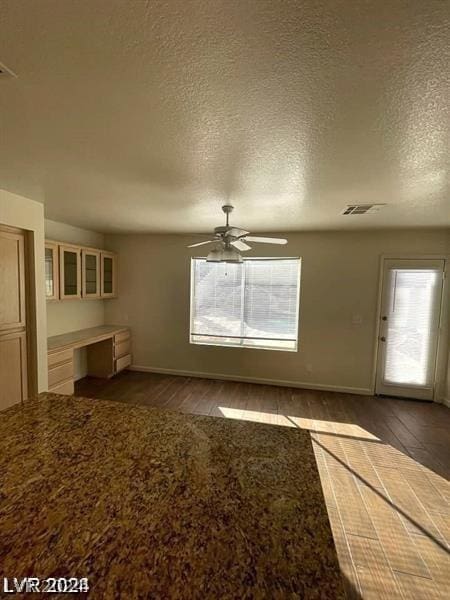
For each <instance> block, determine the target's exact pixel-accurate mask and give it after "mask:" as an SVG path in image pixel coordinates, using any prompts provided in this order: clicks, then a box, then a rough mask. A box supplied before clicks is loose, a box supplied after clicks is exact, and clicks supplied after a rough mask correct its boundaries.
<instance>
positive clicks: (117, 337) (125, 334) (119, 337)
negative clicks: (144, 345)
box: [114, 329, 131, 344]
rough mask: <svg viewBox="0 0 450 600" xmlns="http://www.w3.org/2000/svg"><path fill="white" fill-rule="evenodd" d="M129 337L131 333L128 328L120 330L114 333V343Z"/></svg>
mask: <svg viewBox="0 0 450 600" xmlns="http://www.w3.org/2000/svg"><path fill="white" fill-rule="evenodd" d="M130 337H131V333H130V331H129V330H128V329H127V330H126V331H121V332H120V333H116V335H115V336H114V343H115V344H120V343H121V342H124V341H125V340H128V339H130Z"/></svg>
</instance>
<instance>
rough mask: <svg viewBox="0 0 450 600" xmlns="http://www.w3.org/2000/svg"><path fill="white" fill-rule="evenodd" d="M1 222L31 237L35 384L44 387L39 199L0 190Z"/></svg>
mask: <svg viewBox="0 0 450 600" xmlns="http://www.w3.org/2000/svg"><path fill="white" fill-rule="evenodd" d="M0 224H2V225H9V226H11V227H18V228H20V229H26V230H27V231H29V232H31V234H32V236H33V252H34V269H35V281H36V290H35V299H36V300H35V301H36V322H35V324H34V325H35V327H36V343H35V351H36V356H37V387H38V391H39V392H42V391H45V390H46V389H47V325H46V321H47V318H46V310H45V280H44V207H43V205H42V204H39V203H38V202H34V201H33V200H29V199H28V198H24V197H23V196H18V195H17V194H11V193H10V192H7V191H6V190H1V189H0Z"/></svg>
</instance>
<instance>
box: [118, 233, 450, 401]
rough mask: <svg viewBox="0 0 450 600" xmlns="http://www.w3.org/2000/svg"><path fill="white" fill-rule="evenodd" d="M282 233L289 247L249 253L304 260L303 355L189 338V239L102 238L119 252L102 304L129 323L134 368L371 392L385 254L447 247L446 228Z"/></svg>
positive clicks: (449, 239)
mask: <svg viewBox="0 0 450 600" xmlns="http://www.w3.org/2000/svg"><path fill="white" fill-rule="evenodd" d="M275 235H280V234H275ZM285 237H287V238H288V240H289V244H288V245H287V246H284V247H274V246H268V245H259V246H258V249H257V250H254V251H252V253H248V256H251V255H253V256H282V255H285V256H300V257H302V281H301V304H300V337H299V352H298V353H290V352H277V351H268V350H256V349H248V348H223V347H213V346H209V347H208V346H195V345H191V344H189V289H190V287H189V269H190V256H194V255H197V256H198V255H201V249H200V250H197V252H195V251H190V250H188V249H187V248H186V246H187V245H188V244H189V243H192V242H193V241H195V238H193V237H192V236H181V235H109V236H106V244H107V246H108V248H109V249H111V250H115V251H117V252H118V253H119V298H118V299H117V300H108V301H107V302H106V321H107V322H111V323H122V324H128V325H130V327H131V329H132V334H133V362H134V364H135V365H138V366H142V367H147V368H153V369H160V370H164V369H168V370H175V371H181V372H196V373H209V374H219V375H226V376H230V377H233V376H234V377H243V378H251V379H268V380H274V381H285V382H295V383H296V384H298V385H300V384H305V385H309V386H312V387H314V386H319V387H323V388H325V389H327V388H328V387H329V388H335V387H336V388H339V389H347V390H353V391H355V392H361V393H369V392H370V391H371V390H372V389H373V388H372V386H373V380H372V375H373V364H374V340H375V331H376V316H377V315H376V311H377V301H378V289H379V287H378V286H379V266H380V256H381V254H383V253H390V254H401V253H410V254H424V253H425V254H426V253H430V254H432V253H437V254H441V253H448V252H449V250H450V236H449V231H448V230H434V231H433V230H399V231H395V230H394V231H384V232H383V231H379V232H374V231H372V232H321V233H312V232H311V233H295V234H292V233H289V234H285ZM255 247H256V244H255ZM353 315H360V316H361V317H362V323H361V324H360V325H354V324H352V316H353ZM442 377H443V379H444V381H442V382H440V384H441V387H442V390H443V387H444V386H445V377H444V376H442ZM442 393H443V392H442V391H441V394H442Z"/></svg>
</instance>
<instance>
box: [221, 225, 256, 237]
mask: <svg viewBox="0 0 450 600" xmlns="http://www.w3.org/2000/svg"><path fill="white" fill-rule="evenodd" d="M247 233H250V231H245V229H239V227H230V229H228V230H227V231H226V232H225V236H226V237H230V236H231V237H242V236H243V235H247Z"/></svg>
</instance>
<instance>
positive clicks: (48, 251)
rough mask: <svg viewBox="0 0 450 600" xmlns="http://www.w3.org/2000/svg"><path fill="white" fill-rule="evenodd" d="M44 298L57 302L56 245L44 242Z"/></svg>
mask: <svg viewBox="0 0 450 600" xmlns="http://www.w3.org/2000/svg"><path fill="white" fill-rule="evenodd" d="M45 296H46V298H47V300H59V274H58V244H56V243H55V242H48V241H46V242H45Z"/></svg>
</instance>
